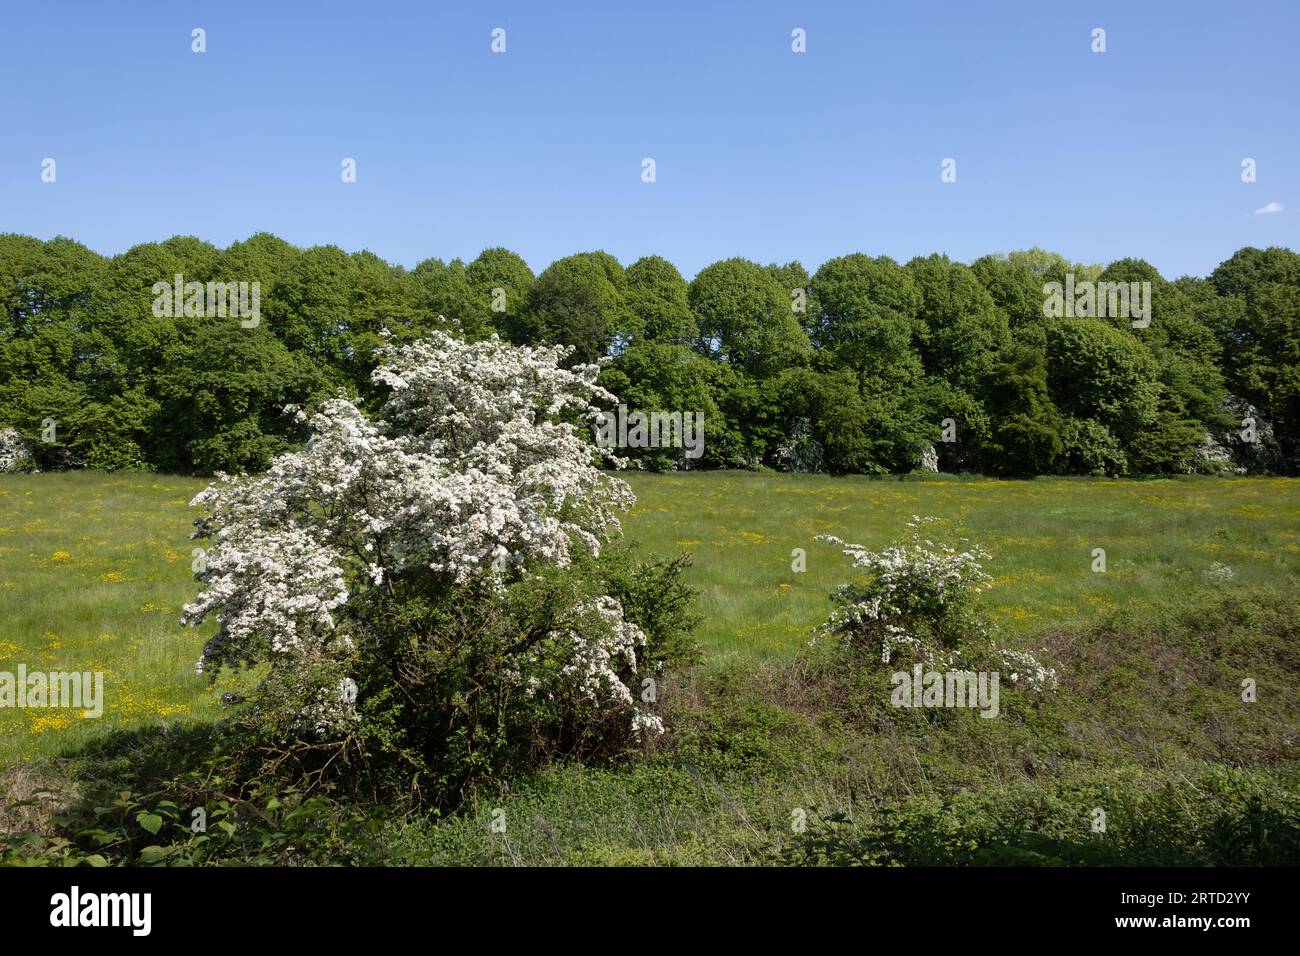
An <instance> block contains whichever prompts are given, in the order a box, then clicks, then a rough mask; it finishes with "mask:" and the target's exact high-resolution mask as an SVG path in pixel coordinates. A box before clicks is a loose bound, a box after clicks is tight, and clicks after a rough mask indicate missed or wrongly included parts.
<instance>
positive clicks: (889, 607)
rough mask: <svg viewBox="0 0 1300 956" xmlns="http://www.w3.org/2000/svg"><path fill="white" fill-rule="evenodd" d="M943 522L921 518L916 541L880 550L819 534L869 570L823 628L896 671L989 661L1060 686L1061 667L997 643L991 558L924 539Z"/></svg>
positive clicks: (841, 597)
mask: <svg viewBox="0 0 1300 956" xmlns="http://www.w3.org/2000/svg"><path fill="white" fill-rule="evenodd" d="M938 521H939V519H938V518H934V517H921V516H918V515H913V517H912V520H911V521H909V522H908V525H907V526H908V528H909V529H911V538H910V540H909V541H907V542H905V543H902V544H895V545H891V546H890V547H887V548H884V549H883V550H880V551H870V550H868V549H867V548H865V547H863V546H862V545H860V544H848V543H846V542H844V541H842V540H840V539H839V538H837V537H835V536H834V535H818V536H817V537H818V540H821V541H828V542H831V543H832V544H838V545H840V546H841V547H842V549H843V553H844V554H845V555H847V556H848V557H849V558H850V560H851V561H852V562H853V567H855V568H860V569H862V570H863V571H864V572H865V576H864V577H863V578H862V579H861V580H858V581H855V582H852V583H850V584H844V585H841V586H840V587H839V588H837V589H836V590H835V591H834V592H833V593H832V595H831V599H832V600H833V601H834V602H835V604H836V608H835V610H834V612H833V613H832V615H831V618H830V620H829V621H827V623H826V624H824V625H822V627H821V628H820V629H819V633H820V634H824V635H835V636H838V637H839V638H840V639H841V640H843V641H844V642H845V643H846V645H847V646H848V647H849V648H851V649H852V650H853V651H854V652H855V653H857V654H860V655H863V656H866V657H867V658H869V659H871V660H878V661H879V662H880V663H881V664H892V665H894V666H895V669H896V670H897V669H901V668H903V667H906V666H908V665H911V664H914V663H921V664H924V665H926V667H927V669H930V670H939V671H942V670H949V669H963V670H977V669H985V668H986V665H987V669H993V668H997V669H1000V670H1002V671H1005V672H1006V677H1007V679H1009V680H1010V681H1011V682H1012V683H1018V684H1022V685H1023V686H1027V687H1029V688H1031V689H1033V690H1044V689H1050V688H1052V687H1055V686H1056V672H1055V671H1053V670H1052V669H1051V668H1048V667H1044V666H1043V665H1041V664H1040V663H1039V662H1038V661H1037V660H1036V659H1035V658H1034V656H1033V655H1032V654H1028V653H1025V652H1021V651H1009V650H1005V649H1001V648H998V647H996V646H995V645H994V643H993V640H992V629H991V627H990V625H989V623H988V621H987V620H986V618H985V617H984V615H983V614H982V613H981V610H980V607H979V603H978V596H979V594H980V593H981V592H982V591H984V590H986V589H987V588H988V585H989V582H990V580H991V578H990V577H989V575H988V574H987V573H986V572H985V571H984V562H986V561H988V560H989V559H990V558H991V555H990V554H989V553H988V552H987V551H985V550H984V549H983V548H981V547H979V546H978V545H968V546H966V547H965V548H963V549H962V550H958V549H957V548H954V547H952V546H950V545H947V544H943V543H935V542H934V541H932V540H930V539H928V538H924V537H923V535H924V533H925V528H926V526H927V525H931V524H935V523H937V522H938Z"/></svg>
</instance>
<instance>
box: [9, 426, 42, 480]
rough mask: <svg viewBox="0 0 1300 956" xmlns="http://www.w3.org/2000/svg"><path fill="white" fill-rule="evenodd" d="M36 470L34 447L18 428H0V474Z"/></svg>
mask: <svg viewBox="0 0 1300 956" xmlns="http://www.w3.org/2000/svg"><path fill="white" fill-rule="evenodd" d="M34 468H35V459H34V457H33V455H32V446H31V445H29V444H28V443H27V440H26V439H25V438H23V436H22V434H21V433H20V432H19V431H18V429H16V428H0V474H4V473H5V472H10V471H31V470H32V469H34Z"/></svg>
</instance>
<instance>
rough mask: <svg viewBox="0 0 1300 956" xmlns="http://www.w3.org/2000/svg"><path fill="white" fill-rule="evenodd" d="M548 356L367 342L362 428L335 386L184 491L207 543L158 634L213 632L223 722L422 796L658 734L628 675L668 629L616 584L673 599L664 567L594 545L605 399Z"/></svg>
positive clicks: (209, 652)
mask: <svg viewBox="0 0 1300 956" xmlns="http://www.w3.org/2000/svg"><path fill="white" fill-rule="evenodd" d="M567 357H568V350H566V349H564V348H535V349H534V348H522V347H516V346H512V345H508V344H506V343H503V342H501V341H499V340H497V339H496V338H495V337H494V338H492V339H490V340H488V341H484V342H477V343H473V344H467V343H465V342H464V341H461V340H460V339H457V338H454V337H452V336H450V335H447V334H444V333H434V334H433V336H432V337H431V338H430V339H428V340H425V341H420V342H414V343H406V344H402V345H400V346H393V345H386V346H384V347H382V348H381V349H380V360H381V361H380V365H379V367H378V368H377V369H376V371H375V372H374V375H373V380H374V381H375V383H376V384H377V385H378V386H380V387H382V388H384V389H386V391H387V398H386V399H385V400H384V402H383V404H382V407H381V409H380V415H379V417H377V418H372V417H370V416H369V415H367V414H366V413H365V412H364V411H363V410H362V409H361V408H359V407H358V406H357V405H356V404H354V403H353V402H352V401H350V400H349V399H348V398H346V397H343V396H340V397H338V398H335V399H333V400H331V401H328V402H326V403H324V405H323V406H322V407H321V409H320V410H319V411H318V412H316V413H315V414H314V415H312V416H310V418H308V417H307V416H306V414H305V413H303V412H301V411H297V412H296V414H298V415H299V416H300V418H301V419H302V420H304V421H308V422H309V423H310V426H311V430H312V437H311V439H310V441H309V442H308V443H307V445H306V447H305V448H303V449H302V450H301V451H298V452H293V453H288V454H284V455H281V456H280V457H279V458H277V459H275V460H274V461H273V462H272V464H271V467H270V469H269V470H268V471H267V472H266V473H265V474H263V475H259V476H253V477H245V478H237V479H231V478H228V477H226V476H218V477H219V480H218V482H217V483H215V484H213V485H211V486H209V487H208V488H207V489H206V490H204V491H203V492H201V493H200V494H199V495H198V496H197V497H196V498H195V500H194V504H196V505H198V506H201V507H202V508H203V509H204V510H205V517H204V518H203V519H201V520H200V521H199V522H196V524H198V526H199V528H198V531H197V532H196V536H198V537H203V538H207V539H209V540H210V541H211V545H210V547H209V548H208V549H207V551H206V554H205V558H204V560H205V564H206V567H205V568H204V570H202V571H201V572H200V573H199V574H198V577H199V579H200V580H201V582H202V585H203V587H202V590H201V592H200V594H199V595H198V597H197V598H196V600H195V601H194V602H193V603H192V604H190V605H188V606H186V608H185V610H184V616H183V618H182V621H183V622H184V623H188V624H191V625H194V624H198V623H200V622H202V621H204V620H207V619H212V620H215V622H216V624H217V630H216V633H215V634H214V635H213V636H212V637H211V639H210V640H209V641H208V642H207V644H206V646H205V648H204V652H203V656H202V659H201V660H200V661H199V665H198V666H199V669H200V671H202V672H210V673H213V674H214V676H215V674H216V673H217V672H218V671H220V670H221V669H222V668H231V669H236V670H241V669H251V670H252V671H253V672H255V673H256V674H257V675H259V679H260V683H259V684H258V686H257V690H256V691H255V692H253V693H252V694H251V695H250V697H249V700H248V706H247V707H245V708H244V711H243V721H244V723H245V724H247V725H248V727H249V728H251V729H252V730H253V731H254V732H255V733H256V735H257V736H258V737H259V738H260V739H261V740H262V741H263V742H264V743H265V745H266V746H267V747H268V748H272V749H276V748H278V749H279V750H280V751H281V752H283V750H284V743H285V741H289V740H293V741H296V742H297V743H298V744H300V745H301V747H300V748H299V750H298V751H297V753H298V754H299V755H301V754H302V753H303V752H308V753H314V754H316V755H317V756H316V759H317V762H328V761H331V760H333V761H335V762H336V763H337V762H339V761H338V760H337V758H338V756H339V754H340V753H343V754H344V755H345V759H348V758H347V757H346V755H347V754H352V755H353V756H355V755H356V754H361V753H364V754H366V755H367V759H366V760H365V761H363V763H364V764H366V765H367V769H369V770H374V769H375V768H376V767H381V768H386V769H384V772H393V773H398V774H404V778H403V779H405V780H406V781H407V783H408V784H409V785H410V786H412V787H413V788H415V789H420V790H423V789H425V788H428V789H430V790H432V791H434V793H435V794H436V795H437V799H439V800H441V799H443V798H444V797H445V796H446V795H447V794H457V793H461V792H463V791H464V790H465V789H466V788H467V787H469V786H471V785H472V784H473V783H474V782H475V781H477V780H480V779H482V778H483V777H485V776H491V775H493V774H495V773H498V772H501V771H503V770H504V769H505V768H507V767H509V766H510V765H511V764H512V763H517V762H521V761H526V760H531V759H535V758H537V757H542V756H547V755H551V754H554V753H558V752H565V753H571V752H580V753H590V752H592V751H593V750H601V749H605V750H609V749H617V748H618V747H620V746H623V745H626V744H627V743H630V742H632V741H634V740H635V739H637V738H638V737H639V736H641V735H645V734H656V733H658V732H660V731H661V730H662V723H661V722H660V719H659V717H658V716H656V714H655V713H654V710H653V706H652V704H650V703H648V702H647V701H646V700H643V695H642V694H641V693H640V688H641V683H642V681H643V680H644V676H643V675H645V674H648V673H651V672H653V671H654V670H656V669H657V668H660V667H662V666H663V664H664V663H665V659H664V656H663V654H662V653H661V652H660V648H661V646H667V645H668V643H670V638H671V636H672V635H673V634H674V633H675V632H676V631H678V630H680V629H682V628H684V627H685V626H687V624H688V623H689V622H688V620H687V618H686V616H685V613H684V612H682V613H677V614H674V615H669V616H668V617H667V618H666V619H665V617H664V616H663V615H658V616H656V615H655V614H654V613H652V612H651V609H650V608H649V607H648V602H647V601H646V600H645V595H644V593H643V592H639V591H638V592H635V593H633V592H632V591H630V590H629V589H628V588H626V587H620V586H618V582H619V581H625V580H626V579H627V578H628V577H636V578H639V579H642V580H647V581H657V582H658V583H659V585H660V588H661V591H662V593H663V595H664V596H665V600H668V599H670V598H671V597H672V596H674V595H676V596H678V597H680V594H681V591H682V586H681V584H680V581H679V580H678V575H679V573H680V570H681V566H682V564H681V562H680V561H679V562H666V563H662V564H658V565H652V564H644V563H639V564H638V563H637V562H635V559H633V558H630V557H628V555H627V554H626V553H625V552H621V551H620V552H618V553H616V554H611V553H607V545H608V544H609V543H610V542H611V540H612V539H614V538H615V537H616V536H617V535H618V532H619V522H618V518H617V516H616V514H617V512H618V511H620V510H625V509H626V508H628V507H630V505H631V504H632V503H633V500H634V499H633V496H632V493H631V490H630V489H629V488H628V487H627V485H626V483H625V482H623V481H621V480H619V479H617V478H616V477H613V476H612V475H610V474H608V473H607V472H604V471H602V470H600V469H599V468H598V467H597V464H598V461H599V458H598V457H597V456H598V455H599V454H601V452H599V451H598V450H593V449H592V447H591V445H590V443H589V442H587V441H586V440H585V438H584V437H583V434H582V429H583V427H584V425H585V423H586V422H587V421H589V420H590V419H591V418H592V417H593V416H594V415H595V414H596V412H597V411H598V409H597V406H596V404H595V403H596V402H598V401H604V402H615V401H617V400H616V399H615V398H614V396H613V395H611V394H609V393H608V392H606V391H605V390H604V389H602V388H600V387H599V386H597V385H596V384H595V381H596V375H597V372H598V371H599V367H598V366H596V365H578V366H575V367H572V368H565V367H563V365H564V360H565V359H566V358H567ZM606 454H608V453H606ZM610 457H612V456H610ZM614 461H615V462H616V463H618V459H614ZM629 562H631V563H632V564H634V565H635V567H634V568H633V569H631V570H629V568H628V567H627V565H628V563H629ZM621 598H626V599H627V600H628V602H629V604H628V605H625V603H624V601H623V600H621ZM673 606H674V607H679V605H677V604H674V605H673ZM638 621H640V622H641V623H644V624H645V625H646V628H647V629H643V627H642V626H641V623H638ZM376 756H378V757H379V758H381V759H379V760H375V759H373V758H375V757H376ZM308 762H309V763H310V760H309V761H308ZM393 768H397V769H395V770H394V769H393Z"/></svg>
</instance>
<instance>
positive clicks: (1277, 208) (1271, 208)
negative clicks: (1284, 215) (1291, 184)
mask: <svg viewBox="0 0 1300 956" xmlns="http://www.w3.org/2000/svg"><path fill="white" fill-rule="evenodd" d="M1281 211H1282V204H1281V203H1280V202H1271V203H1269V204H1268V205H1267V206H1265V207H1264V208H1263V209H1256V210H1255V215H1256V216H1266V215H1268V214H1269V213H1270V212H1281Z"/></svg>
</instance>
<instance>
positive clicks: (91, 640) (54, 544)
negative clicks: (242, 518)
mask: <svg viewBox="0 0 1300 956" xmlns="http://www.w3.org/2000/svg"><path fill="white" fill-rule="evenodd" d="M630 480H631V481H632V484H633V485H634V487H635V490H636V492H637V495H638V503H637V505H636V507H635V509H634V510H633V512H632V514H631V515H629V516H628V518H627V520H626V522H625V529H626V532H627V536H628V537H629V538H630V539H631V540H634V541H637V542H640V543H641V544H642V545H643V546H644V547H646V548H647V549H648V550H650V551H653V552H657V553H663V554H668V553H673V552H677V551H690V552H692V553H693V554H694V555H695V564H694V567H693V568H692V570H691V580H692V583H693V584H694V585H695V586H696V587H697V588H699V590H700V593H701V599H700V611H701V612H702V613H703V616H704V621H703V624H702V626H701V630H700V634H699V639H700V642H701V644H702V645H703V648H704V651H705V655H706V658H707V660H708V662H709V664H714V665H716V664H721V663H723V662H725V661H727V660H728V659H731V660H736V659H744V658H760V659H764V658H766V659H770V658H781V657H788V656H790V655H792V654H793V653H794V652H795V651H797V650H798V649H799V648H800V647H801V646H803V645H804V644H806V642H807V641H808V639H809V638H810V636H811V631H812V629H813V628H814V627H815V626H816V625H818V624H820V623H821V622H822V621H824V620H825V618H826V616H827V613H828V611H829V609H830V603H829V601H828V599H827V594H828V592H829V591H830V590H831V589H832V588H833V587H834V586H835V585H836V584H838V583H840V582H842V581H844V580H845V579H846V578H847V577H848V575H849V568H848V563H847V561H846V559H844V558H843V557H841V556H840V555H839V553H838V550H837V549H836V548H834V547H832V546H831V545H828V544H825V543H822V542H816V541H814V540H813V539H814V536H815V535H817V534H823V533H830V534H835V535H838V536H840V537H842V538H844V539H845V540H848V541H854V542H860V543H864V544H868V545H873V546H876V545H883V544H885V543H887V542H889V541H891V540H894V539H896V538H898V537H899V536H901V535H902V534H903V533H904V525H905V523H906V521H907V520H908V519H909V518H910V517H911V516H912V515H914V514H921V515H935V516H939V517H942V518H945V519H949V521H950V524H951V526H952V527H953V529H954V530H955V531H956V532H957V533H960V534H962V535H964V536H966V537H968V538H970V539H971V540H972V541H975V542H977V543H980V544H982V545H983V546H984V547H985V548H987V549H988V550H989V551H990V552H992V554H993V556H994V559H993V561H992V563H991V565H990V571H991V573H992V574H993V576H994V586H993V589H992V590H991V592H990V593H989V595H988V600H989V605H990V607H991V610H992V614H993V616H994V618H995V619H996V620H997V621H998V622H999V624H1000V625H1001V626H1002V628H1003V630H1004V631H1005V632H1006V634H1007V637H1008V640H1009V641H1011V642H1012V643H1015V642H1017V641H1019V642H1021V643H1023V644H1024V645H1025V646H1031V645H1032V642H1033V639H1034V636H1035V635H1036V634H1039V633H1041V632H1044V631H1047V630H1050V629H1053V628H1061V627H1066V626H1071V625H1074V624H1078V623H1082V622H1087V621H1090V620H1093V619H1096V618H1098V617H1100V616H1102V615H1103V614H1104V613H1106V612H1107V611H1109V610H1112V609H1115V608H1118V607H1128V608H1131V609H1140V608H1142V607H1144V606H1148V605H1151V606H1155V605H1168V604H1170V603H1171V602H1172V603H1176V602H1177V600H1178V595H1180V594H1183V593H1189V592H1190V591H1192V590H1202V589H1205V588H1207V587H1214V586H1222V585H1215V584H1213V583H1211V582H1207V581H1206V579H1205V578H1204V577H1203V575H1204V572H1206V571H1207V570H1208V569H1209V568H1210V566H1211V565H1212V564H1213V563H1214V562H1220V563H1222V564H1225V565H1227V566H1229V567H1230V568H1232V570H1233V572H1234V575H1235V577H1234V579H1233V583H1234V585H1240V584H1246V585H1249V584H1279V585H1284V586H1288V585H1292V584H1294V582H1295V581H1296V579H1297V577H1298V576H1300V481H1297V480H1288V479H1244V480H1214V479H1191V478H1189V479H1180V480H1166V481H1148V482H1123V481H1092V480H1057V479H1044V480H1037V481H1027V482H1006V481H993V480H983V479H959V478H941V477H940V478H935V479H934V480H927V481H896V480H872V479H867V478H826V477H816V476H791V475H778V474H770V473H764V474H750V473H734V472H733V473H703V474H689V475H688V474H681V475H642V474H634V475H631V476H630ZM202 486H203V482H201V481H199V480H196V479H190V478H180V477H173V476H154V475H138V474H130V475H120V474H117V475H109V474H98V473H88V472H81V473H60V474H46V475H12V476H0V669H9V670H13V669H15V668H16V667H17V665H18V664H19V663H25V664H26V666H27V668H28V669H29V670H37V669H39V670H45V671H51V670H78V671H87V670H89V671H102V672H103V673H104V675H105V682H106V706H105V714H104V717H103V718H102V719H100V720H83V719H82V718H81V717H80V715H79V713H78V712H76V711H68V710H45V711H42V710H39V709H26V710H17V709H3V710H0V764H12V763H14V762H16V761H18V760H23V759H29V758H33V757H37V756H40V755H48V754H53V753H57V752H60V751H61V750H64V749H65V748H68V747H69V746H73V745H78V744H81V743H83V742H85V741H86V740H87V739H89V738H90V737H91V736H93V735H95V734H96V733H98V732H101V731H103V730H105V729H107V728H116V727H132V726H141V725H149V724H157V723H159V722H165V721H169V720H172V719H174V718H183V717H188V716H195V717H203V716H205V715H206V716H211V715H213V714H215V713H216V712H217V710H218V709H219V708H218V706H217V705H216V703H215V698H216V697H217V695H218V692H219V691H218V692H214V691H213V690H212V689H210V688H209V687H208V684H207V682H206V679H205V678H202V677H199V676H198V675H196V674H195V673H194V666H193V665H194V661H195V659H196V658H197V657H198V654H199V651H200V649H201V647H202V644H203V640H204V637H205V634H206V629H205V630H204V631H191V630H186V629H183V628H181V627H180V626H179V625H178V623H177V621H178V617H179V614H180V607H181V605H182V604H184V603H185V602H186V601H188V600H189V599H191V598H192V596H193V595H194V593H195V590H196V585H195V583H194V581H193V580H192V577H191V570H190V563H191V547H192V546H193V543H192V542H190V540H189V538H188V534H189V531H190V527H191V521H192V520H193V517H194V515H193V513H192V512H191V511H190V509H189V508H188V507H187V503H188V501H189V499H190V498H191V496H192V495H193V494H194V493H195V492H196V491H198V490H199V489H200V488H201V487H202ZM795 548H802V549H804V550H805V551H806V568H807V570H806V571H805V572H803V573H797V572H795V571H793V570H792V560H793V559H792V551H793V549H795ZM1095 548H1103V549H1104V550H1105V552H1106V559H1107V569H1106V572H1105V573H1104V574H1103V573H1094V572H1093V570H1092V564H1093V555H1092V552H1093V549H1095Z"/></svg>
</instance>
